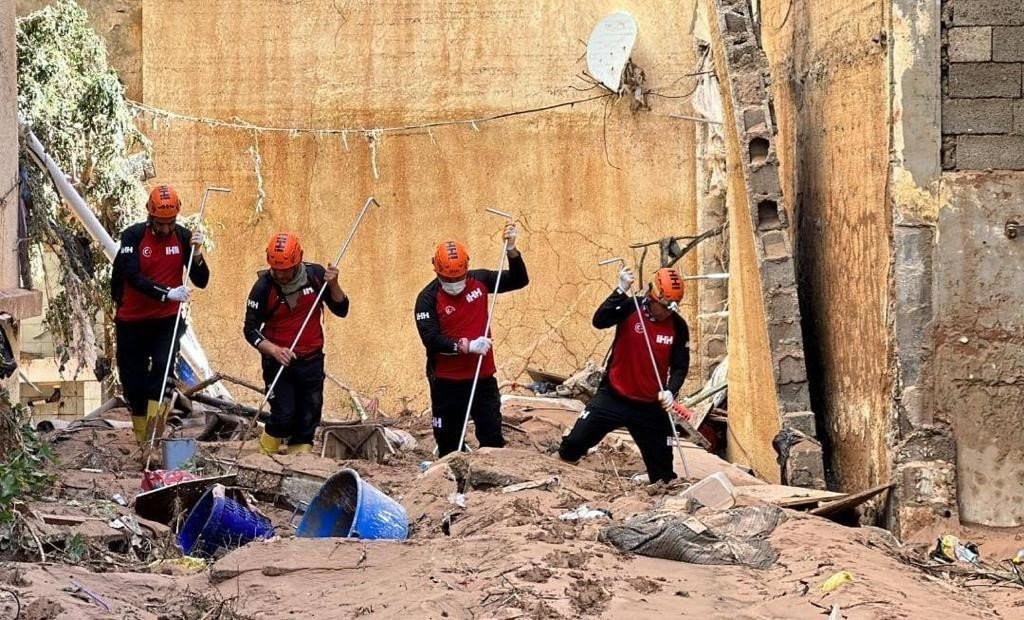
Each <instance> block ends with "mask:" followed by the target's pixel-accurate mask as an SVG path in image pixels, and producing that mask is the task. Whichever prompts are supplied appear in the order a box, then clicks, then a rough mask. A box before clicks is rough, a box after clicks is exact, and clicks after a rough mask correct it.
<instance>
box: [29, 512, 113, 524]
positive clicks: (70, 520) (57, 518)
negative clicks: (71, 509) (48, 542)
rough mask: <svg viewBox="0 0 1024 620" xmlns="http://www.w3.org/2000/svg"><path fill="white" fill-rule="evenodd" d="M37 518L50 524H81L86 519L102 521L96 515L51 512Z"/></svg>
mask: <svg viewBox="0 0 1024 620" xmlns="http://www.w3.org/2000/svg"><path fill="white" fill-rule="evenodd" d="M39 518H40V519H42V520H43V523H48V524H50V525H81V524H83V523H85V522H86V521H102V520H103V519H99V518H97V517H79V516H77V515H53V514H41V515H39Z"/></svg>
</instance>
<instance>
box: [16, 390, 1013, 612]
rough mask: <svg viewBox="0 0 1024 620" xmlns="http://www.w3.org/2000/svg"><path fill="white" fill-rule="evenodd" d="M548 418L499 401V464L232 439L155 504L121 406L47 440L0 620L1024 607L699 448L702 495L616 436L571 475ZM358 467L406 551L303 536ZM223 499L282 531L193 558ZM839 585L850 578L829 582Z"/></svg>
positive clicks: (425, 421)
mask: <svg viewBox="0 0 1024 620" xmlns="http://www.w3.org/2000/svg"><path fill="white" fill-rule="evenodd" d="M544 400H545V401H546V403H547V404H546V407H547V408H546V409H545V408H542V407H541V406H540V405H539V404H538V403H537V402H535V401H534V400H533V399H526V398H520V397H506V399H505V403H504V409H505V410H504V416H505V420H506V424H507V425H508V426H509V429H508V433H507V434H508V437H509V439H510V445H509V447H507V448H504V449H492V448H484V449H479V450H474V451H471V452H469V453H461V454H460V453H453V454H451V455H449V456H447V457H445V458H443V459H439V460H435V459H434V456H433V453H432V450H433V444H432V439H431V429H430V421H429V418H426V417H419V416H410V417H403V418H397V419H391V420H383V419H382V420H374V421H371V423H372V424H371V425H373V424H377V425H380V426H381V427H383V428H388V429H391V430H392V431H393V433H392V436H398V437H403V438H404V440H403V445H404V448H403V449H396V450H395V451H394V453H392V454H389V456H388V458H387V459H384V460H383V462H378V460H377V459H375V458H371V459H366V458H350V459H345V460H335V459H331V458H326V457H321V456H319V454H318V452H314V453H313V454H296V455H284V454H281V455H274V456H267V455H261V454H254V453H252V451H247V452H245V453H244V454H243V456H242V458H241V459H240V460H239V461H238V462H237V463H233V462H232V458H233V455H234V454H235V453H236V451H237V447H238V442H237V441H224V442H199V444H198V450H197V452H196V454H195V456H194V457H193V458H192V459H191V460H190V461H189V462H187V463H186V464H185V466H183V467H182V470H183V471H186V472H187V474H188V478H187V479H186V478H182V479H180V480H179V481H177V482H175V481H174V480H172V479H171V478H167V477H166V476H165V477H164V479H162V480H161V479H155V478H153V477H151V478H153V479H152V484H154V486H155V488H154V489H153V490H151V491H148V492H144V491H143V490H142V482H141V481H142V479H143V474H142V472H141V461H140V456H141V455H140V454H139V450H138V448H137V447H136V445H135V443H134V441H133V439H132V432H131V429H130V428H128V427H127V425H128V423H127V412H126V411H125V410H122V409H113V410H110V411H107V412H105V413H104V414H103V415H102V417H101V418H98V419H93V420H86V421H83V422H82V423H76V424H74V425H71V426H69V427H67V428H64V429H61V430H53V431H51V432H50V433H48V434H47V435H46V439H47V440H48V441H49V442H50V445H51V446H52V449H53V452H54V456H55V458H56V462H57V465H56V466H54V469H53V473H54V474H55V482H54V484H53V486H52V488H51V489H49V490H48V491H47V492H46V493H45V494H44V495H43V496H42V497H40V498H38V499H33V500H29V501H25V502H23V503H21V504H20V505H19V506H18V508H17V511H18V514H19V515H20V518H21V520H22V521H23V523H24V527H21V528H18V529H16V530H13V534H14V535H16V536H18V537H20V538H19V541H18V542H17V544H14V545H11V544H8V546H7V547H6V548H5V560H7V562H6V563H4V564H3V565H2V566H0V580H2V581H3V584H2V586H3V589H4V592H3V593H0V594H2V596H0V617H15V615H14V614H15V612H16V611H17V609H18V608H19V606H20V609H21V617H22V618H25V617H29V618H51V619H56V618H94V617H95V618H100V617H111V616H114V617H145V618H151V617H152V618H168V619H189V620H193V619H196V618H257V617H258V618H278V617H280V618H285V617H290V616H292V615H293V614H296V613H301V614H303V615H304V617H311V618H349V617H362V616H368V617H400V616H404V617H409V616H412V617H423V618H442V617H447V618H470V617H490V618H508V619H511V618H574V617H580V616H602V617H633V616H635V615H637V614H640V615H643V616H653V615H655V614H659V613H665V614H669V613H678V611H679V610H680V609H687V610H689V612H692V613H693V614H698V613H699V614H702V615H706V616H734V617H735V616H739V615H746V616H749V617H763V616H775V617H782V616H784V617H808V618H811V617H821V615H822V613H823V610H825V611H828V612H829V613H831V611H832V609H833V608H834V607H837V608H838V609H840V610H841V611H840V613H841V614H842V616H836V617H847V618H859V617H865V618H866V617H879V614H883V615H885V614H895V615H902V616H904V617H923V616H924V615H925V614H932V613H934V614H940V613H941V614H945V615H949V614H953V615H955V616H956V617H977V618H983V617H996V616H994V615H993V612H992V611H991V610H992V609H994V608H995V609H1005V610H1012V609H1019V606H1020V605H1024V586H1018V587H1017V588H1016V589H1014V588H1012V587H996V586H999V585H1002V586H1013V585H1014V584H1013V582H1012V581H1011V580H1008V579H1005V578H1000V577H999V575H1000V574H1001V573H1000V570H1003V569H1005V570H1006V571H1010V570H1011V569H1009V568H1007V567H1009V566H1015V565H1013V564H1007V565H1006V567H1003V569H1000V568H999V567H997V566H995V565H994V564H986V565H984V566H985V568H982V567H981V565H974V564H971V563H970V562H964V561H962V560H958V559H957V558H958V555H957V553H956V549H958V548H959V547H957V546H956V544H955V543H954V542H949V540H947V543H948V544H947V547H949V548H950V549H952V550H953V551H951V553H952V554H953V555H952V556H951V557H946V558H942V559H938V556H936V554H935V553H934V552H933V551H934V550H933V548H934V547H935V545H934V544H933V541H930V543H929V544H928V545H927V548H925V545H922V547H921V550H919V549H918V548H916V547H911V546H901V545H900V543H898V542H896V541H895V539H893V538H892V536H891V535H889V534H888V533H887V532H885V531H884V530H876V529H874V528H848V527H843V526H841V525H838V524H836V523H833V522H831V521H828V520H826V519H824V518H820V517H815V516H811V515H809V514H807V513H806V512H801V511H799V510H795V509H793V508H792V507H795V508H798V509H807V508H814V507H817V506H819V504H821V502H823V501H825V502H831V503H835V500H836V498H837V497H838V498H840V499H842V498H843V497H844V496H842V495H841V494H825V493H826V492H819V491H812V490H807V489H793V488H791V487H780V486H778V485H768V484H765V483H764V482H763V481H760V480H758V479H757V478H754V477H753V476H750V475H749V474H748V473H746V472H744V471H742V470H741V469H740V468H738V467H736V466H734V465H728V464H726V463H724V462H723V461H720V460H718V459H717V458H716V457H714V456H712V455H710V454H708V453H706V452H704V451H702V450H699V449H698V448H696V447H695V446H690V447H689V448H688V453H689V454H688V456H689V461H690V463H691V469H693V472H692V474H693V476H697V477H700V478H705V477H708V482H705V483H702V485H697V486H694V485H693V483H694V482H697V480H696V479H691V480H687V481H684V480H678V481H675V482H673V483H672V484H667V485H666V484H663V483H662V484H657V485H646V484H644V483H643V482H638V481H637V480H635V478H636V477H637V474H641V473H642V472H643V471H644V467H643V463H642V461H641V460H640V459H639V453H638V451H637V450H636V448H635V446H633V445H632V444H631V442H630V441H629V439H628V436H615V435H613V436H609V437H608V438H607V439H606V440H605V441H604V442H603V443H602V444H601V445H599V446H598V448H597V449H596V450H595V451H594V452H593V453H592V454H590V455H589V456H588V457H586V458H585V459H584V460H583V461H582V462H581V463H580V465H578V466H577V465H570V464H568V463H564V462H562V461H560V460H558V458H557V456H555V455H553V454H552V451H553V450H552V446H553V445H557V439H558V437H559V436H560V435H561V433H563V432H564V431H565V430H566V428H568V426H569V425H571V422H572V418H573V417H574V416H575V415H576V409H577V404H575V403H572V402H568V401H565V400H560V399H544ZM202 430H203V429H202V428H201V427H198V426H194V427H191V428H188V427H186V428H184V429H183V430H182V431H181V432H182V433H184V434H185V435H188V434H190V433H192V434H197V433H200V432H202ZM398 431H400V432H398ZM320 447H321V446H319V445H318V448H320ZM345 469H350V470H352V471H354V472H357V474H358V477H359V479H360V480H361V481H362V482H361V483H360V484H367V485H370V486H371V487H372V488H373V489H375V490H376V491H378V492H379V493H381V494H383V496H386V497H388V498H390V499H391V500H394V502H396V504H395V505H396V506H397V505H400V507H401V510H404V513H405V516H406V517H407V520H408V521H407V522H408V530H407V539H406V540H404V541H398V540H366V539H359V538H336V537H335V538H326V539H324V538H302V537H297V536H296V532H297V530H301V529H302V526H301V522H302V520H303V518H304V514H303V513H305V512H306V511H308V510H310V505H311V502H313V500H314V498H315V497H316V496H317V495H318V493H320V492H321V489H322V488H323V487H324V482H325V481H327V480H328V479H330V478H331V477H332V476H334V475H335V474H336V473H337V472H339V471H342V470H345ZM723 481H724V482H723ZM161 485H164V486H161ZM215 485H216V487H215ZM691 487H692V491H691V492H689V493H687V492H686V491H687V490H688V489H691ZM211 488H221V489H225V490H226V491H225V493H226V496H227V497H229V498H234V500H235V501H236V502H237V503H238V504H239V505H240V506H249V507H251V509H252V511H253V514H254V515H258V517H259V518H260V519H262V518H266V519H267V520H268V521H269V523H270V525H271V527H272V531H269V532H267V533H266V535H265V536H256V537H255V538H251V537H249V538H248V540H249V542H247V543H245V544H241V545H239V544H235V543H237V541H235V543H233V542H231V540H229V541H228V542H226V543H223V546H222V547H219V548H217V549H216V550H215V551H214V552H213V553H212V554H203V553H197V554H196V556H191V555H183V553H182V550H181V547H180V545H179V542H180V541H179V540H178V536H177V533H178V532H179V530H181V529H182V528H183V522H184V520H185V519H186V518H187V516H188V515H189V512H190V510H191V509H192V508H193V505H194V504H195V503H196V502H198V498H199V497H202V496H203V494H204V493H207V492H209V491H210V489H211ZM709 489H713V490H714V492H715V493H718V494H719V495H712V494H710V492H709ZM723 489H724V492H725V493H727V496H728V504H729V507H727V508H726V507H723V506H725V504H722V503H720V502H721V497H722V496H721V495H720V494H721V493H722V492H723ZM363 491H364V495H363V496H362V501H363V502H364V503H365V502H366V501H367V500H366V495H365V493H367V492H368V491H367V489H365V488H364V489H363ZM232 493H234V495H232ZM816 494H822V495H816ZM712 497H715V498H716V499H714V500H712V499H709V498H712ZM700 498H703V499H704V501H706V502H708V503H711V504H715V507H713V508H711V507H708V506H706V505H702V503H701V501H700ZM782 505H788V506H791V508H784V507H782ZM824 505H826V506H827V505H828V503H825V504H824ZM143 515H145V516H143ZM359 518H362V517H356V519H359ZM755 522H756V524H758V525H757V527H756V528H754V529H756V531H753V530H751V527H750V526H751V524H752V523H755ZM354 529H358V527H356V528H354ZM10 542H11V541H8V543H10ZM960 546H961V547H964V548H966V544H964V545H960ZM939 548H940V549H941V548H942V547H941V545H940V547H939ZM971 548H972V549H976V550H977V547H971ZM980 554H981V557H984V554H985V549H984V545H983V546H982V548H981V549H980ZM960 555H961V556H962V555H963V554H960ZM197 556H200V557H197ZM972 557H975V558H976V557H977V556H972ZM663 558H670V559H663ZM841 572H845V573H848V575H843V576H839V577H835V576H836V575H838V574H839V573H841ZM1006 574H1009V575H1012V574H1013V573H1012V572H1007V573H1006ZM985 575H988V581H987V582H986V581H983V580H984V579H985ZM833 577H834V579H831V581H830V578H833ZM826 582H828V583H829V591H824V590H823V589H822V588H823V584H826ZM965 583H971V584H973V585H975V586H977V585H979V584H983V583H989V584H991V587H988V588H977V587H972V588H962V587H959V586H960V584H965ZM313 600H315V601H317V602H316V604H315V605H312V606H311V605H310V601H313ZM1015 605H1016V606H1017V607H1014V606H1015ZM847 610H848V611H847ZM1007 613H1008V614H1010V611H1007ZM4 614H7V615H4ZM1011 615H1012V614H1011Z"/></svg>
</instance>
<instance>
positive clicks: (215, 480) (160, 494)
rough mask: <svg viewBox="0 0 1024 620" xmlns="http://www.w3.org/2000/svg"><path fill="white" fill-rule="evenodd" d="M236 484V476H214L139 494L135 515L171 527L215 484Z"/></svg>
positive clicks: (136, 499)
mask: <svg viewBox="0 0 1024 620" xmlns="http://www.w3.org/2000/svg"><path fill="white" fill-rule="evenodd" d="M234 482H235V475H234V474H231V475H227V476H213V477H210V478H199V479H198V480H189V481H188V482H179V483H178V484H172V485H171V486H166V487H161V488H159V489H153V490H152V491H146V492H145V493H139V494H138V495H136V496H135V514H137V515H139V516H140V517H142V518H143V519H149V520H150V521H156V522H157V523H163V524H164V525H169V524H171V523H173V522H174V521H175V520H176V519H177V517H179V516H180V515H181V514H182V513H184V514H187V513H188V511H189V510H190V509H191V508H192V506H194V505H195V503H196V502H198V501H199V498H200V497H202V496H203V493H206V490H207V489H209V488H210V487H211V486H213V485H214V484H223V485H225V486H227V485H230V484H233V483H234Z"/></svg>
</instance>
